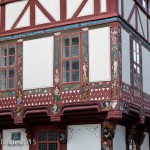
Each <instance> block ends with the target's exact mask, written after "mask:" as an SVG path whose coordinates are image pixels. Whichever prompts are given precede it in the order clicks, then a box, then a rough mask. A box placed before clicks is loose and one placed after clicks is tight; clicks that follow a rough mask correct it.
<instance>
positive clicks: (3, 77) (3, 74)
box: [1, 70, 6, 79]
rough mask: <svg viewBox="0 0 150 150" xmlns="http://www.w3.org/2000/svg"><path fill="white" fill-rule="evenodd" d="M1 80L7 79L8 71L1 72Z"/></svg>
mask: <svg viewBox="0 0 150 150" xmlns="http://www.w3.org/2000/svg"><path fill="white" fill-rule="evenodd" d="M1 79H6V70H2V71H1Z"/></svg>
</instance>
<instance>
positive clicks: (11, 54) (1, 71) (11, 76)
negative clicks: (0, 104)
mask: <svg viewBox="0 0 150 150" xmlns="http://www.w3.org/2000/svg"><path fill="white" fill-rule="evenodd" d="M15 55H16V48H15V45H7V46H1V47H0V90H8V89H14V87H15V63H16V62H15Z"/></svg>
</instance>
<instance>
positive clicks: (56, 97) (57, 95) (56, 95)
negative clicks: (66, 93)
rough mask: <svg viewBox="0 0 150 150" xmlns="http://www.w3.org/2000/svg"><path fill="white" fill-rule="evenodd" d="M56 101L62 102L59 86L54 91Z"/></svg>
mask: <svg viewBox="0 0 150 150" xmlns="http://www.w3.org/2000/svg"><path fill="white" fill-rule="evenodd" d="M54 100H55V101H56V102H58V101H60V89H59V87H58V86H56V87H55V89H54Z"/></svg>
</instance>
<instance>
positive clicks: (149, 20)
mask: <svg viewBox="0 0 150 150" xmlns="http://www.w3.org/2000/svg"><path fill="white" fill-rule="evenodd" d="M148 25H149V28H148V29H149V35H150V19H148ZM149 43H150V36H149Z"/></svg>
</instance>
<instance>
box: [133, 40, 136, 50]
mask: <svg viewBox="0 0 150 150" xmlns="http://www.w3.org/2000/svg"><path fill="white" fill-rule="evenodd" d="M133 50H136V48H135V41H134V40H133Z"/></svg>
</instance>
